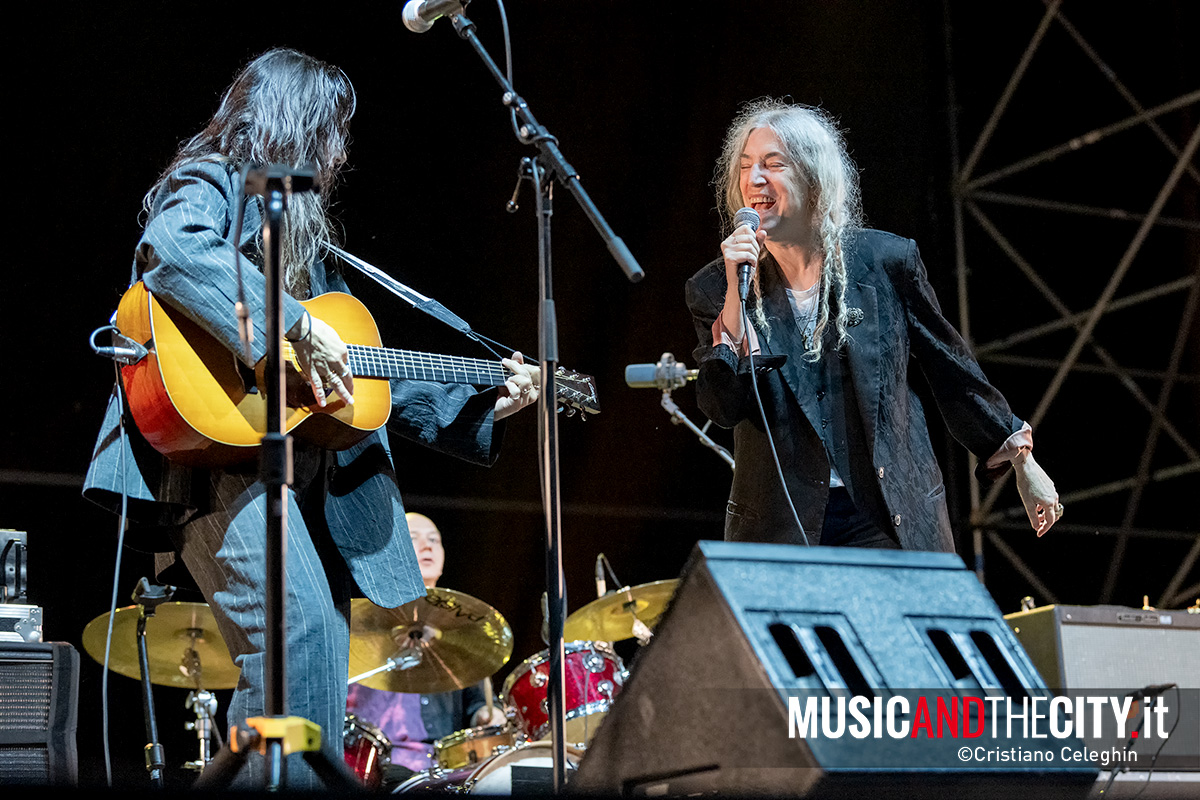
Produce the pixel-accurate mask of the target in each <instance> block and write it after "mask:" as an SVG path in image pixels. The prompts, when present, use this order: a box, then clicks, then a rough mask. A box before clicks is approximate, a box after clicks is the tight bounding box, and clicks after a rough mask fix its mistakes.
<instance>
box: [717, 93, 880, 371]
mask: <svg viewBox="0 0 1200 800" xmlns="http://www.w3.org/2000/svg"><path fill="white" fill-rule="evenodd" d="M757 128H770V129H771V130H772V131H773V132H774V133H775V135H776V136H778V137H779V140H780V142H781V143H782V144H783V148H784V155H785V156H787V158H788V160H789V161H791V162H792V164H793V165H794V166H795V167H796V169H794V170H791V171H790V172H789V173H788V174H789V182H790V183H791V186H790V187H789V188H790V189H791V190H792V193H793V196H794V197H796V198H797V199H799V200H801V202H802V204H803V206H802V207H804V208H806V209H808V211H809V213H810V214H811V219H810V223H811V226H810V227H811V230H812V235H813V241H812V242H809V243H808V244H811V245H812V246H813V248H814V249H816V250H818V251H819V252H820V253H821V256H822V266H821V291H820V295H819V297H818V306H817V321H816V329H815V331H814V334H813V337H812V344H811V348H810V349H809V350H808V352H807V353H805V358H806V359H808V360H810V361H815V360H816V359H818V358H820V356H821V350H822V345H821V341H822V336H823V334H824V332H825V329H826V327H828V325H829V321H830V314H831V313H832V314H833V323H834V327H835V330H836V332H837V346H838V347H840V346H841V345H842V344H844V343H845V342H846V339H847V334H846V327H847V326H846V304H845V297H846V249H847V246H848V242H849V238H850V237H851V236H852V235H853V233H854V231H855V230H856V229H858V228H860V227H862V204H861V198H860V196H859V188H858V169H857V167H855V165H854V162H853V161H852V160H851V159H850V155H849V154H848V153H847V151H846V143H845V140H844V139H843V137H842V134H841V132H840V131H839V130H838V127H837V125H836V123H835V122H834V120H833V119H832V117H830V116H829V114H828V113H826V112H825V111H823V110H821V109H819V108H815V107H813V106H805V105H797V104H792V103H786V102H784V101H782V100H777V99H773V98H762V99H759V100H754V101H751V102H749V103H746V104H745V105H744V106H742V108H741V110H740V111H739V112H738V115H737V116H736V117H735V118H734V120H733V122H732V124H731V125H730V126H729V130H728V131H727V132H726V134H725V143H724V147H723V148H722V151H721V158H720V161H719V162H718V167H717V174H716V176H715V179H714V183H715V184H716V188H717V206H718V208H721V209H722V218H723V224H724V227H725V229H726V231H727V233H728V232H731V231H732V227H733V215H734V214H735V213H736V212H737V210H738V209H739V208H741V207H742V206H744V205H745V199H744V198H743V197H742V190H741V179H740V175H741V169H740V166H741V156H742V153H743V152H744V151H745V148H746V140H747V139H748V138H749V137H750V133H751V132H752V131H754V130H755V129H757ZM764 261H765V262H766V263H770V261H771V259H770V254H769V253H767V252H766V249H765V248H764V249H763V252H762V255H761V257H760V265H761V264H762V263H763V262H764ZM760 271H761V269H760ZM754 294H755V307H754V318H755V321H756V322H758V324H759V327H761V328H762V329H763V330H764V331H765V332H766V333H767V336H768V337H769V336H770V326H769V325H768V324H767V319H766V315H765V314H764V312H763V307H762V293H761V291H760V289H759V280H758V272H756V273H755V278H754ZM831 298H836V301H837V302H836V304H835V303H833V302H832V300H831ZM831 308H832V311H831Z"/></svg>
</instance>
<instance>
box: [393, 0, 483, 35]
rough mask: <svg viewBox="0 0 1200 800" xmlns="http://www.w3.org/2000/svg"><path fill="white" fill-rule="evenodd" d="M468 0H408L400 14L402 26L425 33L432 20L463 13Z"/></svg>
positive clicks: (431, 24)
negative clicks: (402, 21)
mask: <svg viewBox="0 0 1200 800" xmlns="http://www.w3.org/2000/svg"><path fill="white" fill-rule="evenodd" d="M469 2H470V0H409V1H408V2H407V3H405V4H404V12H403V13H402V14H401V17H402V19H403V20H404V27H406V28H408V29H409V30H410V31H412V32H413V33H425V31H427V30H429V29H430V28H432V27H433V23H434V21H436V20H438V19H440V18H441V17H449V16H452V15H454V14H461V13H463V9H464V8H465V7H466V5H467V3H469Z"/></svg>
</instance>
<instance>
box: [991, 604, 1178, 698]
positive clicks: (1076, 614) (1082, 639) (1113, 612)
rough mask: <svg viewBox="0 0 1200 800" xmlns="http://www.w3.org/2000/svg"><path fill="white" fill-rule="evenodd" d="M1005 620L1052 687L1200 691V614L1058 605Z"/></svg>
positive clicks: (1008, 615) (1062, 689)
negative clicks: (1153, 687) (1161, 687)
mask: <svg viewBox="0 0 1200 800" xmlns="http://www.w3.org/2000/svg"><path fill="white" fill-rule="evenodd" d="M1004 619H1005V621H1006V622H1007V623H1008V624H1009V627H1011V628H1012V629H1013V633H1015V634H1016V636H1017V639H1018V640H1019V641H1020V642H1021V646H1022V647H1024V648H1025V652H1026V653H1028V654H1029V659H1030V660H1031V661H1033V664H1034V666H1035V667H1037V670H1038V672H1040V673H1041V675H1042V678H1043V679H1045V681H1046V685H1047V686H1048V687H1050V688H1051V689H1056V690H1060V691H1066V690H1075V689H1112V690H1121V691H1133V690H1135V689H1141V688H1143V687H1145V686H1150V685H1153V684H1164V683H1174V684H1176V685H1177V686H1179V687H1180V688H1182V689H1200V614H1191V613H1188V612H1187V611H1185V610H1176V611H1159V610H1155V609H1140V608H1126V607H1123V606H1062V605H1054V606H1042V607H1041V608H1035V609H1032V610H1029V611H1018V612H1016V613H1014V614H1006V615H1005V616H1004Z"/></svg>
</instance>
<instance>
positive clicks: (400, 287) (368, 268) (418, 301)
mask: <svg viewBox="0 0 1200 800" xmlns="http://www.w3.org/2000/svg"><path fill="white" fill-rule="evenodd" d="M324 245H325V249H326V250H328V251H329V252H330V253H333V254H334V255H336V256H337V257H338V258H340V259H342V260H343V261H345V262H346V263H347V264H349V265H350V266H352V267H354V268H355V269H357V270H359V271H360V272H362V273H363V274H364V275H366V276H368V277H370V278H371V279H373V280H374V281H375V282H376V283H378V284H379V285H381V286H383V287H384V288H385V289H387V290H388V291H390V292H391V293H392V294H394V295H396V296H397V297H399V298H400V299H401V300H404V301H405V302H406V303H408V304H409V305H410V306H412V307H413V308H415V309H417V310H418V311H423V312H425V313H426V314H428V315H429V316H431V317H433V318H434V319H436V320H438V321H439V322H442V323H444V324H446V325H449V326H450V327H451V328H453V329H454V330H456V331H458V332H459V333H461V334H463V335H464V336H466V337H467V338H468V339H471V340H472V341H475V342H479V343H480V344H482V345H483V346H484V347H486V348H487V349H488V350H490V351H491V352H492V354H493V355H495V356H497V357H498V358H506V357H507V356H501V355H500V354H499V353H497V352H496V351H495V350H494V349H492V347H491V346H490V345H489V342H490V343H491V344H495V345H496V346H498V347H501V348H503V349H505V350H507V351H508V352H509V353H512V352H514V350H513V349H512V348H507V347H504V345H501V344H500V343H499V342H496V341H494V340H492V339H489V338H488V337H486V336H484V335H482V334H480V333H476V332H475V331H473V330H471V326H470V325H468V324H467V323H466V321H465V320H463V319H462V318H461V317H459V316H458V315H457V314H455V313H453V312H452V311H450V310H449V309H448V308H446V307H445V306H444V305H442V304H441V303H439V302H438V301H437V300H434V299H432V298H429V297H426V296H425V295H423V294H421V293H420V292H418V291H416V290H415V289H412V288H410V287H408V286H405V285H404V284H403V283H401V282H400V281H398V280H396V279H395V278H393V277H392V276H391V275H388V274H387V273H386V272H384V271H383V270H381V269H379V268H378V267H376V266H374V265H372V264H369V263H367V262H366V261H363V260H362V259H361V258H359V257H358V256H356V255H354V254H353V253H348V252H346V251H345V250H343V249H342V248H340V247H338V246H337V245H335V244H333V243H332V242H325V243H324Z"/></svg>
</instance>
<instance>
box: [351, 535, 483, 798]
mask: <svg viewBox="0 0 1200 800" xmlns="http://www.w3.org/2000/svg"><path fill="white" fill-rule="evenodd" d="M405 517H406V518H407V520H408V530H409V533H410V534H412V543H413V549H415V550H416V551H417V561H418V563H419V564H420V566H421V577H422V578H423V579H424V581H425V587H426V588H432V587H434V586H436V585H437V582H438V579H439V578H441V577H442V570H443V568H444V567H445V564H446V551H445V549H444V548H443V547H442V534H441V532H440V531H439V530H438V528H437V526H436V525H435V524H434V523H433V520H431V519H430V518H429V517H427V516H425V515H424V514H416V513H412V512H410V513H408V514H406V515H405ZM346 712H347V713H348V714H353V715H354V716H356V717H357V718H358V719H360V720H362V721H363V722H366V723H370V724H372V725H375V726H376V727H377V728H378V729H379V730H380V732H381V733H383V735H385V736H386V737H388V739H389V740H390V741H391V743H392V750H391V762H392V765H391V768H390V769H389V770H388V772H387V774H386V775H385V776H384V784H385V786H386V785H388V784H392V783H399V782H400V781H403V780H404V779H405V778H407V777H409V776H410V775H412V774H413V773H415V772H420V771H421V770H424V769H428V768H429V767H430V766H431V764H432V763H433V762H432V760H431V755H432V753H433V742H435V741H437V740H438V739H441V738H443V737H445V736H449V735H450V734H452V733H454V732H455V731H460V730H464V729H466V728H474V727H479V726H481V725H501V724H504V723H505V722H506V721H507V719H506V717H505V715H504V712H503V710H502V709H501V707H500V704H499V702H497V701H496V700H495V699H494V698H493V701H492V704H491V707H490V710H489V705H488V702H487V694H486V690H485V688H484V684H483V683H479V684H477V685H475V686H468V687H466V688H465V689H458V690H455V691H452V692H441V693H438V694H408V693H403V692H389V691H386V690H383V689H372V688H370V687H367V686H363V685H362V684H361V683H356V684H352V685H351V686H350V693H349V697H348V699H347V702H346Z"/></svg>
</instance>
